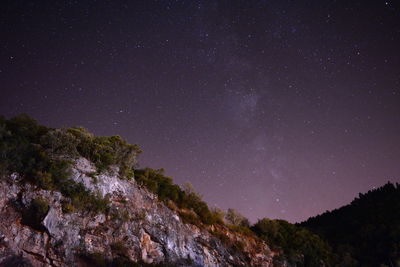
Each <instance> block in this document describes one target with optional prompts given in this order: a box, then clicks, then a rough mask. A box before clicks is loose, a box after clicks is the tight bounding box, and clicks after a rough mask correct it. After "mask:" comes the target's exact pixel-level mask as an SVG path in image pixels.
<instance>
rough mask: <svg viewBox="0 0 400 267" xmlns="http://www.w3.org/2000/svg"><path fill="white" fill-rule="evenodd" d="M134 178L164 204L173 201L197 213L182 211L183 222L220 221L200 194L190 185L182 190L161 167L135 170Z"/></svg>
mask: <svg viewBox="0 0 400 267" xmlns="http://www.w3.org/2000/svg"><path fill="white" fill-rule="evenodd" d="M135 180H136V181H137V182H138V183H139V184H141V185H143V186H145V187H146V188H147V189H148V190H149V191H151V192H153V193H154V194H156V195H157V196H158V197H159V199H160V200H161V201H164V202H165V203H166V204H168V201H173V202H174V203H175V204H176V205H177V206H178V207H179V208H180V209H188V210H192V211H193V212H194V213H195V214H196V215H197V216H192V215H187V214H186V215H182V214H184V213H181V216H185V218H183V220H184V221H185V222H188V223H192V224H195V225H200V222H202V223H204V224H208V225H210V224H215V223H221V220H220V217H219V215H218V214H215V213H212V212H211V211H210V209H209V208H208V206H207V204H206V203H205V202H204V201H202V200H201V196H200V195H198V194H197V193H195V192H194V189H193V187H192V186H187V187H186V190H182V189H181V188H180V187H179V186H178V185H176V184H173V182H172V178H171V177H167V176H165V175H164V170H163V169H159V170H153V169H150V168H145V169H141V170H135Z"/></svg>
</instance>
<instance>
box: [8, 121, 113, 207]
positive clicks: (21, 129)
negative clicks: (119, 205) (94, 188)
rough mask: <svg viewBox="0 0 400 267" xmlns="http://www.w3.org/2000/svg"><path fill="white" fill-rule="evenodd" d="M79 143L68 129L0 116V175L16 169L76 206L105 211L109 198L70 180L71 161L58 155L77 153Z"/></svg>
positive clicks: (23, 175) (38, 184) (72, 155)
mask: <svg viewBox="0 0 400 267" xmlns="http://www.w3.org/2000/svg"><path fill="white" fill-rule="evenodd" d="M78 143H79V142H78V140H77V139H76V138H75V136H74V135H73V134H70V133H68V131H64V130H54V129H51V128H47V127H44V126H41V125H39V124H38V123H37V122H36V121H35V120H33V119H31V118H30V117H29V116H27V115H18V116H16V117H14V118H12V119H10V120H6V119H5V118H4V117H0V171H1V173H0V175H1V174H2V175H4V174H7V173H15V172H17V173H18V174H19V175H20V176H21V177H22V178H23V180H24V181H25V182H30V183H33V184H35V185H37V186H38V187H40V188H43V189H45V190H57V191H60V192H61V193H62V194H63V195H64V196H66V197H68V198H70V200H71V202H70V203H69V204H70V205H73V206H74V207H75V208H78V209H84V210H89V211H94V212H104V211H106V210H107V207H108V200H107V199H102V198H101V197H99V196H95V195H93V194H91V193H90V192H89V191H88V190H86V189H85V187H84V186H83V185H81V184H77V183H76V182H74V181H72V180H70V179H69V177H70V162H69V161H68V160H66V159H62V157H60V156H61V155H62V156H64V158H71V157H74V156H76V155H77V153H78V152H77V151H78V150H77V144H78ZM64 153H70V154H64ZM65 210H68V211H71V210H72V209H71V207H68V208H67V209H65Z"/></svg>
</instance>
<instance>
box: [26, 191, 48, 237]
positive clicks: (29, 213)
mask: <svg viewBox="0 0 400 267" xmlns="http://www.w3.org/2000/svg"><path fill="white" fill-rule="evenodd" d="M48 211H49V203H48V202H47V201H46V200H45V199H42V198H36V199H33V200H32V202H31V204H30V206H29V207H28V208H27V209H25V210H23V211H22V223H23V224H25V225H29V226H31V227H32V228H34V229H36V230H38V231H42V232H43V231H45V228H44V226H43V225H42V221H43V219H44V218H45V217H46V215H47V212H48Z"/></svg>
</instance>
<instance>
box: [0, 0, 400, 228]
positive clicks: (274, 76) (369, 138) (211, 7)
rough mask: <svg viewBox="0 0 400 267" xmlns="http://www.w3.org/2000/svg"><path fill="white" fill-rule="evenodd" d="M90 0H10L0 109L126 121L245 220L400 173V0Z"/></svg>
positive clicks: (297, 210)
mask: <svg viewBox="0 0 400 267" xmlns="http://www.w3.org/2000/svg"><path fill="white" fill-rule="evenodd" d="M89 2H90V1H87V2H84V1H5V2H4V3H3V2H2V8H1V10H0V12H1V16H0V27H1V38H0V45H1V50H0V84H1V85H0V88H1V99H0V114H2V115H4V116H6V117H11V116H14V115H16V114H18V113H28V114H30V115H31V116H32V117H34V118H36V119H37V120H38V121H39V122H40V123H42V124H45V125H49V126H52V127H71V126H83V127H86V128H88V129H89V130H90V131H92V132H94V133H95V134H97V135H121V136H122V137H124V138H126V139H127V140H128V141H129V142H131V143H137V144H139V145H140V146H141V148H142V149H143V150H144V153H143V154H142V155H141V156H140V159H139V162H140V166H141V167H144V166H150V167H153V168H161V167H163V168H165V169H166V174H167V175H170V176H172V177H173V178H174V181H175V182H176V183H179V184H182V183H184V182H186V181H190V182H191V183H192V184H193V185H194V187H195V188H196V189H197V190H198V192H199V193H200V194H202V195H203V197H204V199H205V200H206V201H207V202H208V203H209V204H210V205H211V206H214V205H217V206H219V207H221V208H224V209H226V208H229V207H233V208H235V209H237V210H238V211H240V212H241V213H243V214H244V215H246V216H248V217H249V218H250V219H251V220H252V221H255V220H256V219H257V218H262V217H269V218H282V219H286V220H289V221H292V222H295V221H301V220H303V219H306V218H307V217H309V216H314V215H316V214H318V213H321V212H323V211H325V210H327V209H333V208H337V207H339V206H340V205H343V204H345V203H348V202H349V201H350V200H351V199H352V198H354V197H355V196H357V194H358V193H359V192H365V191H368V190H370V189H372V188H374V187H377V186H380V185H382V184H384V183H385V182H386V181H388V180H390V181H393V182H399V181H400V162H399V160H400V52H399V51H400V50H399V47H400V4H399V2H398V1H378V0H377V1H284V0H280V1H244V0H243V1H237V0H229V1H228V0H226V1H179V0H177V1H167V0H165V1H151V0H148V1H95V2H94V1H93V2H90V3H89Z"/></svg>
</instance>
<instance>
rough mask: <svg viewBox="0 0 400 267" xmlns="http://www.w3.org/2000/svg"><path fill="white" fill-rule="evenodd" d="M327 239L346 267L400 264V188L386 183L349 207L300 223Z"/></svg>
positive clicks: (363, 195)
mask: <svg viewBox="0 0 400 267" xmlns="http://www.w3.org/2000/svg"><path fill="white" fill-rule="evenodd" d="M301 225H302V226H304V227H306V228H308V229H310V230H311V231H313V232H315V233H317V234H319V235H321V236H322V237H324V238H325V239H327V240H328V241H329V242H330V243H331V244H332V246H333V247H334V250H335V252H336V253H337V254H338V255H339V257H338V259H337V261H338V262H346V263H347V266H358V265H360V266H379V265H387V266H393V265H394V264H395V263H396V262H399V261H400V242H399V240H400V185H399V184H392V183H387V184H385V185H384V186H382V187H380V188H377V189H375V190H370V191H368V193H366V194H359V197H358V198H356V199H354V200H353V201H352V202H351V203H350V204H349V205H346V206H343V207H341V208H339V209H336V210H333V211H330V212H325V213H324V214H322V215H318V216H316V217H313V218H310V219H308V220H307V221H305V222H303V223H301Z"/></svg>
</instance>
